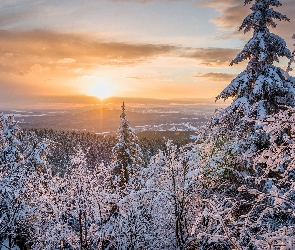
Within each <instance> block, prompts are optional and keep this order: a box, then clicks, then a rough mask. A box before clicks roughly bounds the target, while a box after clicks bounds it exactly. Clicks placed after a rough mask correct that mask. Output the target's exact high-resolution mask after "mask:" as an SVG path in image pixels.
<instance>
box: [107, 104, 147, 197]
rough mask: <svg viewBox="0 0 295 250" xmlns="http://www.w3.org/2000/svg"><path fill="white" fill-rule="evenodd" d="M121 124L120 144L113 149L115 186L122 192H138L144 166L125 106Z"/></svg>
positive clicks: (123, 106) (119, 130)
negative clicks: (132, 190) (129, 189)
mask: <svg viewBox="0 0 295 250" xmlns="http://www.w3.org/2000/svg"><path fill="white" fill-rule="evenodd" d="M120 118H121V123H120V126H119V129H118V137H117V140H118V142H117V143H116V145H115V146H114V148H113V161H112V174H113V177H114V178H113V179H114V181H113V185H115V186H116V188H119V189H121V190H125V191H127V190H126V188H127V187H128V186H129V188H131V189H134V190H138V189H140V187H141V185H142V180H141V177H140V171H141V169H142V167H143V166H144V161H143V155H142V152H141V148H140V146H139V145H138V138H137V136H136V135H135V134H134V132H133V130H132V128H131V127H130V123H129V121H128V120H127V119H126V114H125V104H124V102H123V105H122V114H121V115H120Z"/></svg>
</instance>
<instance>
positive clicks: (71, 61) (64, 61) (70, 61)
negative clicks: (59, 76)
mask: <svg viewBox="0 0 295 250" xmlns="http://www.w3.org/2000/svg"><path fill="white" fill-rule="evenodd" d="M74 62H76V59H73V58H64V59H61V60H58V61H57V63H74Z"/></svg>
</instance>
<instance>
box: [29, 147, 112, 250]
mask: <svg viewBox="0 0 295 250" xmlns="http://www.w3.org/2000/svg"><path fill="white" fill-rule="evenodd" d="M71 158H72V159H71V165H70V166H68V167H67V172H66V173H65V175H64V176H63V177H59V176H58V175H56V176H54V177H53V178H52V179H51V180H50V183H49V186H48V189H47V191H46V192H45V193H43V194H42V195H41V196H40V198H39V210H38V212H37V213H36V221H35V224H34V225H33V227H34V231H35V234H34V238H33V240H32V242H33V244H32V249H36V250H37V249H104V247H105V246H107V245H108V244H109V238H110V236H109V231H110V230H109V228H108V227H109V226H110V225H109V224H108V222H109V220H110V216H111V205H110V204H112V203H111V200H112V197H111V196H110V195H109V193H108V192H107V190H106V189H105V187H106V186H107V185H106V183H105V181H106V180H107V179H108V176H107V169H106V167H105V166H104V165H103V164H101V165H99V166H97V167H96V168H95V169H92V168H91V169H90V168H89V167H88V165H87V163H86V158H85V154H84V153H83V150H82V148H81V147H78V149H77V152H76V154H75V155H74V156H72V157H71Z"/></svg>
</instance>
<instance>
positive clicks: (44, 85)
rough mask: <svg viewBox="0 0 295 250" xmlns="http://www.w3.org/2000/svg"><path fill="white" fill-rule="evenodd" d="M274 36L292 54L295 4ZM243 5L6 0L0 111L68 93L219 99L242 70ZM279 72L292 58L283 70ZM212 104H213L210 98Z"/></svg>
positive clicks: (286, 8) (1, 16) (286, 0)
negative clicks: (235, 60) (239, 58)
mask: <svg viewBox="0 0 295 250" xmlns="http://www.w3.org/2000/svg"><path fill="white" fill-rule="evenodd" d="M281 2H282V4H283V6H282V7H280V8H279V11H280V12H282V13H283V14H286V15H287V16H288V17H289V18H290V19H291V22H290V23H288V22H278V26H277V28H276V30H275V33H277V34H279V35H280V36H282V37H283V38H284V39H285V40H286V42H287V44H288V46H289V48H290V49H291V50H293V42H292V39H291V37H292V34H293V33H295V30H294V24H295V5H294V0H282V1H281ZM249 8H250V5H246V6H244V4H243V1H241V0H224V1H218V0H210V1H203V0H173V1H170V0H99V1H97V0H88V1H80V0H63V1H60V0H51V1H49V0H41V1H40V0H30V1H27V0H14V1H11V0H1V1H0V46H1V49H0V77H1V78H0V79H1V81H0V87H1V93H0V108H10V107H19V108H21V107H24V106H36V107H38V105H40V102H41V100H42V101H43V102H44V100H48V107H49V106H50V105H52V102H54V98H61V97H64V96H69V97H71V96H80V95H81V96H85V95H86V96H94V97H98V98H100V99H104V98H106V97H109V96H117V97H138V98H158V99H167V98H213V97H215V96H216V95H218V94H219V92H220V91H221V90H222V89H224V87H226V86H227V84H229V83H230V81H231V80H232V79H233V78H234V77H235V76H236V75H237V74H238V73H239V72H241V71H242V70H243V69H244V68H245V64H241V65H234V66H232V67H230V66H229V63H230V61H231V60H232V59H233V58H234V57H235V55H236V54H237V53H238V52H239V50H240V49H241V48H242V47H243V46H244V44H245V41H246V39H248V38H249V36H250V35H251V34H250V33H251V32H250V33H249V34H246V35H244V34H243V32H238V28H239V26H240V24H241V22H242V21H243V19H244V17H245V16H246V15H247V13H249V11H250V10H249ZM279 65H280V66H282V67H283V68H285V67H286V65H287V60H281V62H280V63H279ZM212 100H213V99H212Z"/></svg>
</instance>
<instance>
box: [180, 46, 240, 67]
mask: <svg viewBox="0 0 295 250" xmlns="http://www.w3.org/2000/svg"><path fill="white" fill-rule="evenodd" d="M239 51H240V50H238V49H227V48H196V49H191V50H187V51H186V52H185V54H184V55H183V56H184V57H187V58H192V59H196V60H199V61H201V64H204V65H206V66H210V67H221V66H228V65H229V64H230V62H231V61H232V59H234V58H235V57H236V55H237V53H238V52H239Z"/></svg>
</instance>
